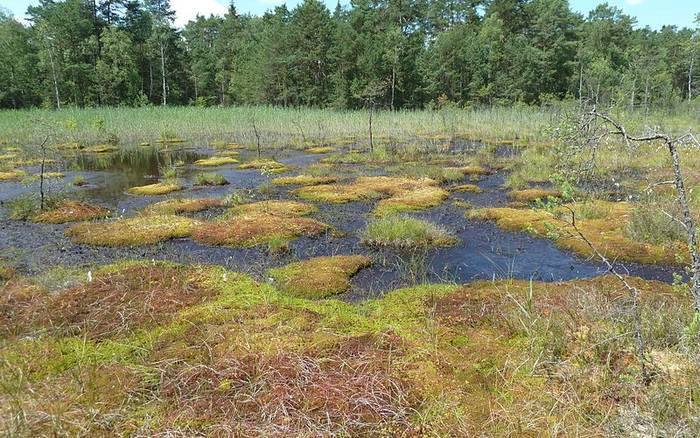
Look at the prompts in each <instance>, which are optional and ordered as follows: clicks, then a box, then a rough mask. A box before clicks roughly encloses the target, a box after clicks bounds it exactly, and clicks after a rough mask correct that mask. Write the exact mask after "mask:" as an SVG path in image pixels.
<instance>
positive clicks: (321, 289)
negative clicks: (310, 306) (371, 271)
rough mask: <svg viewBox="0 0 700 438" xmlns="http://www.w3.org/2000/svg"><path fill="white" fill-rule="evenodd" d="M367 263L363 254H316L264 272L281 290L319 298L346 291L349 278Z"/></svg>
mask: <svg viewBox="0 0 700 438" xmlns="http://www.w3.org/2000/svg"><path fill="white" fill-rule="evenodd" d="M370 264H371V260H370V258H369V257H367V256H363V255H341V256H331V257H316V258H312V259H309V260H302V261H300V262H295V263H291V264H289V265H287V266H283V267H281V268H275V269H270V270H269V271H268V274H269V275H270V276H271V277H272V278H274V279H275V281H276V282H277V285H278V287H279V288H280V290H281V291H282V292H284V293H287V294H290V295H293V296H297V297H302V298H309V299H321V298H327V297H329V296H332V295H338V294H341V293H344V292H347V290H348V289H349V288H350V278H352V276H353V275H355V274H356V273H357V272H358V271H359V270H361V269H362V268H365V267H367V266H369V265H370Z"/></svg>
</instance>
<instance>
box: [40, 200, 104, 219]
mask: <svg viewBox="0 0 700 438" xmlns="http://www.w3.org/2000/svg"><path fill="white" fill-rule="evenodd" d="M107 215H109V210H107V209H106V208H103V207H100V206H98V205H92V204H88V203H85V202H80V201H68V200H66V201H61V202H60V203H59V204H58V205H57V206H56V207H55V208H53V209H52V210H50V211H45V212H43V213H39V214H38V215H36V216H34V218H32V220H33V221H34V222H43V223H48V224H64V223H67V222H80V221H89V220H93V219H101V218H104V217H106V216H107Z"/></svg>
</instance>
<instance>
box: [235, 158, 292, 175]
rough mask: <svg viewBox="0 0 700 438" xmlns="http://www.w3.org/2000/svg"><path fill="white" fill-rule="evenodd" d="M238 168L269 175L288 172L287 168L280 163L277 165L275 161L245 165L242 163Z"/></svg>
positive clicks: (249, 162) (263, 160)
mask: <svg viewBox="0 0 700 438" xmlns="http://www.w3.org/2000/svg"><path fill="white" fill-rule="evenodd" d="M238 168H239V169H258V170H265V171H267V172H269V173H284V172H287V171H288V170H289V168H288V167H287V166H285V165H284V164H282V163H278V162H277V161H275V160H266V159H260V160H252V161H248V162H247V163H243V164H241V165H240V166H238Z"/></svg>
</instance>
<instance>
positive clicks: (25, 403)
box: [0, 134, 700, 436]
mask: <svg viewBox="0 0 700 438" xmlns="http://www.w3.org/2000/svg"><path fill="white" fill-rule="evenodd" d="M466 138H467V137H466V136H465V137H464V138H461V137H455V138H450V137H449V136H447V135H444V134H443V135H439V136H437V135H434V136H429V137H428V136H415V137H413V138H412V139H411V141H410V142H406V143H403V142H399V141H397V140H395V139H386V138H381V137H380V138H378V139H377V140H376V141H377V145H375V149H374V150H373V151H370V150H368V148H367V145H366V144H365V143H364V142H363V141H362V140H357V139H356V138H339V139H337V140H336V141H331V140H328V141H323V142H320V141H319V142H318V144H310V143H311V142H308V141H304V142H301V143H299V142H298V141H297V142H294V143H291V142H290V143H289V144H282V145H276V146H275V147H272V146H270V147H265V148H263V149H262V150H261V151H258V149H257V147H256V145H255V144H251V143H246V144H239V143H233V142H231V141H216V142H208V141H207V142H202V143H198V142H194V141H192V142H190V141H185V140H182V139H178V141H169V142H168V141H163V142H160V143H159V142H155V141H151V142H143V144H133V145H128V144H122V145H119V146H114V147H87V148H81V147H75V148H73V147H70V148H69V147H62V148H57V151H56V153H54V154H53V155H52V156H51V158H50V161H48V163H45V165H47V166H46V171H47V172H50V173H45V174H44V180H43V191H44V195H45V196H44V198H45V199H44V206H43V207H44V208H43V211H42V208H41V205H40V204H39V202H40V197H39V191H40V186H42V178H41V174H40V173H41V171H40V167H39V164H38V162H37V158H36V156H31V155H30V154H29V153H28V152H26V151H25V150H23V149H22V148H19V147H14V146H10V145H7V144H3V145H2V146H0V147H1V148H2V151H0V152H2V153H5V154H6V155H7V156H12V158H10V159H9V160H10V161H4V162H3V165H2V168H1V170H2V172H3V173H0V175H2V180H0V230H1V234H0V285H1V287H2V295H1V296H0V339H1V342H0V356H1V357H2V358H3V361H2V363H0V405H2V406H3V408H2V409H0V418H1V419H2V421H1V423H0V430H3V431H7V432H8V433H10V434H16V435H20V436H35V435H52V434H66V435H76V434H88V435H133V436H152V435H159V434H163V435H170V436H194V435H209V436H337V435H339V436H473V435H480V434H481V435H489V436H492V435H495V436H514V435H517V436H519V435H526V436H539V435H543V434H550V435H557V434H561V433H563V434H565V435H567V434H571V435H575V434H580V433H583V432H585V434H589V435H596V436H597V435H611V436H627V435H629V434H630V433H633V431H636V430H638V427H639V426H638V421H637V420H635V419H638V418H640V417H641V418H643V423H644V424H647V425H648V424H651V425H653V426H649V427H653V429H654V430H656V431H661V432H659V433H660V434H663V433H664V432H663V431H670V430H674V431H678V430H681V429H682V430H683V431H687V430H696V429H693V428H697V427H698V426H697V424H696V423H694V422H693V421H694V420H693V419H692V418H694V417H693V415H696V414H697V407H696V406H695V405H694V404H693V403H690V404H688V403H685V402H684V400H692V399H693V397H695V396H696V394H695V392H696V389H694V388H697V387H698V384H700V373H698V372H697V370H698V368H697V367H696V366H695V365H694V362H693V360H694V359H693V358H694V357H695V356H694V355H696V354H697V353H696V350H695V349H694V348H695V347H693V345H695V342H696V337H697V333H698V328H697V327H700V324H699V323H698V322H697V321H698V319H697V317H696V316H694V314H693V312H692V305H690V304H689V301H690V300H689V296H688V294H687V293H686V292H684V287H685V285H684V278H685V276H686V272H685V271H684V267H685V265H686V264H687V262H688V254H687V249H686V248H687V247H684V246H683V243H682V242H683V235H682V233H680V232H679V231H678V230H677V229H676V228H674V227H672V226H669V224H668V222H667V221H664V220H662V218H660V217H659V216H656V215H653V214H651V213H650V211H651V210H650V208H649V206H650V205H652V203H651V202H652V200H649V199H646V198H644V197H642V196H632V195H631V194H632V193H635V190H638V189H639V186H640V184H642V183H643V178H641V177H640V175H643V174H644V172H647V173H654V172H660V173H661V172H663V168H662V167H661V166H658V167H655V168H651V170H649V167H646V166H647V164H648V163H637V162H635V161H632V160H631V159H630V161H629V162H628V163H626V165H634V166H636V167H637V168H638V172H632V173H630V174H629V175H630V176H629V178H627V179H624V180H621V181H620V183H617V184H613V185H611V186H609V187H606V188H605V189H603V190H598V191H594V190H589V186H587V185H586V184H585V183H582V184H580V185H576V186H572V185H571V184H570V183H569V182H567V181H562V180H560V179H557V178H553V177H552V178H548V177H546V175H548V174H554V173H555V172H554V170H553V169H554V166H555V164H556V160H557V158H556V157H555V156H552V155H551V154H550V152H549V151H550V149H548V148H547V146H542V144H539V143H537V144H530V143H528V142H520V143H519V142H517V141H515V140H513V141H494V142H481V141H471V140H466ZM613 170H615V169H607V168H606V169H603V172H605V171H610V172H612V171H613ZM37 175H38V176H37ZM698 176H699V175H696V174H695V173H692V172H691V179H690V182H691V183H692V184H696V183H697V177H698ZM602 178H605V177H602ZM606 184H607V183H606ZM572 191H573V192H574V194H572ZM663 194H664V192H661V193H660V195H659V197H657V198H654V199H653V202H655V203H657V204H653V205H663V206H666V207H668V205H670V204H668V202H667V201H668V199H667V198H663ZM664 199H666V201H664ZM663 202H667V203H666V204H663ZM694 202H695V201H694ZM570 212H574V213H575V215H576V217H577V218H579V219H578V222H577V223H578V224H579V225H580V230H581V232H582V235H583V236H586V239H587V240H589V241H591V242H593V244H594V245H595V248H597V249H599V251H601V252H602V253H603V254H605V255H606V256H607V257H608V258H609V260H610V261H611V263H612V264H613V266H614V269H615V271H616V272H620V273H622V274H623V275H625V277H624V278H625V281H626V282H627V283H628V285H632V286H633V287H634V288H635V290H636V291H637V293H638V296H637V297H636V298H634V297H631V296H630V295H629V293H628V291H627V290H626V289H625V287H624V284H623V283H622V282H621V281H620V279H618V278H616V277H615V276H613V275H610V269H609V268H608V267H607V266H606V265H605V264H604V263H602V262H601V261H600V259H599V258H597V257H595V254H593V253H592V252H591V251H590V249H589V248H588V247H587V246H586V245H584V243H585V241H584V240H582V239H581V238H580V237H579V238H577V237H576V234H575V233H574V230H573V229H572V225H571V223H570V222H569V219H568V216H567V214H569V213H570ZM632 309H635V311H636V312H638V315H639V318H641V319H636V318H635V316H634V315H635V314H634V313H633V312H632ZM639 320H641V321H642V325H641V329H640V330H642V333H643V335H644V339H645V340H646V343H647V344H646V347H647V354H646V359H644V361H643V362H642V361H640V360H639V357H638V356H637V355H636V354H635V345H637V344H636V343H635V342H636V341H635V337H634V336H633V335H632V334H633V333H634V330H635V328H637V327H640V326H638V325H636V324H637V321H639ZM694 327H695V328H694ZM642 370H645V372H648V373H651V376H652V377H651V379H650V380H649V381H641V380H640V379H639V376H640V373H641V372H642ZM669 400H670V401H669ZM669 403H670V407H669V408H668V409H667V408H665V406H667V405H668V404H669ZM662 406H663V408H662ZM663 409H667V410H663ZM630 412H634V415H633V414H631V413H630ZM635 415H636V417H635ZM639 421H642V420H639Z"/></svg>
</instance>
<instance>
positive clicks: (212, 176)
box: [193, 173, 229, 186]
mask: <svg viewBox="0 0 700 438" xmlns="http://www.w3.org/2000/svg"><path fill="white" fill-rule="evenodd" d="M228 183H229V182H228V180H227V179H226V177H224V176H223V175H221V174H220V173H198V174H197V175H195V177H194V180H193V184H194V185H195V186H225V185H227V184H228Z"/></svg>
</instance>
